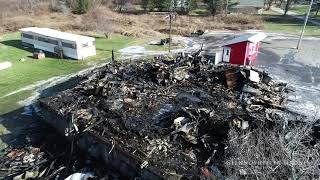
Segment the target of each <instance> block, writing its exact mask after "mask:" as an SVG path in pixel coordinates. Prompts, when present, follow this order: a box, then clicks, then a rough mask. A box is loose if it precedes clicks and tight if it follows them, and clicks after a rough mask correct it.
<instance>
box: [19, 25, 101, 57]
mask: <svg viewBox="0 0 320 180" xmlns="http://www.w3.org/2000/svg"><path fill="white" fill-rule="evenodd" d="M20 32H21V41H22V43H23V45H26V46H30V47H33V48H35V49H40V50H43V51H47V52H51V53H55V54H60V55H63V56H66V57H69V58H72V59H78V60H79V59H84V58H86V57H89V56H94V55H96V47H95V39H94V38H92V37H87V36H81V35H77V34H71V33H65V32H61V31H57V30H53V29H49V28H38V27H28V28H22V29H20Z"/></svg>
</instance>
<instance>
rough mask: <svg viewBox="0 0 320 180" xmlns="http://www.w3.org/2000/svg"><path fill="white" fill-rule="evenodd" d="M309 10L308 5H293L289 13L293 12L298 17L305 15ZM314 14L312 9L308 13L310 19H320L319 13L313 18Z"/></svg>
mask: <svg viewBox="0 0 320 180" xmlns="http://www.w3.org/2000/svg"><path fill="white" fill-rule="evenodd" d="M308 9H309V5H295V6H293V7H291V8H290V10H289V11H292V12H295V13H297V14H299V15H305V14H306V13H307V10H308ZM315 13H316V12H314V11H313V10H312V9H311V12H310V18H316V19H320V13H318V15H317V16H316V17H315Z"/></svg>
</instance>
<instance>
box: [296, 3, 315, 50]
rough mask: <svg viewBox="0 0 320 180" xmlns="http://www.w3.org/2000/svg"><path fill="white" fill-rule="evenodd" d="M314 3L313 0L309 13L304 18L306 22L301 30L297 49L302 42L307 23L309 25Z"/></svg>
mask: <svg viewBox="0 0 320 180" xmlns="http://www.w3.org/2000/svg"><path fill="white" fill-rule="evenodd" d="M312 4H313V0H311V1H310V6H309V9H308V13H307V15H306V18H305V19H304V24H303V28H302V31H301V34H300V38H299V41H298V45H297V49H299V46H300V44H301V41H302V37H303V34H304V30H305V29H306V25H307V22H308V18H309V15H310V11H311V7H312Z"/></svg>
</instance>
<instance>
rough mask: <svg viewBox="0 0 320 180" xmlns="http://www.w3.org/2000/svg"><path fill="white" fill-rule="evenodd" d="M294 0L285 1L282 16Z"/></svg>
mask: <svg viewBox="0 0 320 180" xmlns="http://www.w3.org/2000/svg"><path fill="white" fill-rule="evenodd" d="M293 2H294V0H287V1H286V2H285V3H286V4H285V7H284V14H283V15H284V16H286V15H287V13H288V11H289V9H290V8H291V6H292V4H293Z"/></svg>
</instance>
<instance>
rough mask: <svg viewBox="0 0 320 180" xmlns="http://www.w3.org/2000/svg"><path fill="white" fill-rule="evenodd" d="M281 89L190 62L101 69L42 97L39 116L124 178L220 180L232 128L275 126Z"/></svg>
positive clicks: (258, 74)
mask: <svg viewBox="0 0 320 180" xmlns="http://www.w3.org/2000/svg"><path fill="white" fill-rule="evenodd" d="M286 94H287V88H286V84H283V83H277V82H274V81H273V80H272V79H271V78H270V77H269V76H268V75H267V74H266V73H264V72H262V71H260V70H257V69H253V68H251V67H240V66H231V65H219V66H213V65H210V64H206V63H204V62H202V61H201V60H200V58H199V57H198V56H195V57H191V56H190V57H189V58H185V57H178V58H177V59H175V60H174V61H169V60H163V59H160V60H157V61H155V62H135V63H127V64H113V65H107V66H105V67H103V68H100V69H97V70H95V71H94V72H93V73H92V74H90V75H88V77H87V80H85V81H84V82H82V83H81V84H79V85H78V86H77V87H75V88H73V89H70V90H67V91H64V92H62V93H59V94H58V95H56V96H53V97H50V98H46V99H42V100H41V105H42V107H43V109H46V112H47V113H44V118H45V119H46V120H47V121H48V122H49V123H51V124H52V125H53V126H55V127H56V128H57V129H58V130H59V131H60V132H61V133H64V134H65V135H66V136H67V137H68V138H70V139H73V140H75V141H76V144H77V145H78V146H79V147H81V148H83V149H85V150H86V151H87V152H88V153H89V154H91V155H92V156H94V157H96V158H97V159H99V160H101V161H103V162H105V163H106V164H107V165H108V167H112V168H114V169H115V170H117V171H119V172H120V173H121V175H122V176H123V177H129V178H132V177H142V178H143V179H155V178H166V179H167V178H177V179H180V178H187V179H192V178H195V177H197V178H199V177H209V178H210V177H222V176H223V175H222V174H223V172H224V160H225V149H226V147H227V144H226V142H227V139H228V132H229V129H230V128H236V129H238V130H239V131H244V130H249V129H253V128H254V127H255V126H256V125H257V124H259V123H267V122H269V121H276V119H273V114H274V112H275V111H281V110H283V109H284V108H283V104H284V103H285V102H286Z"/></svg>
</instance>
